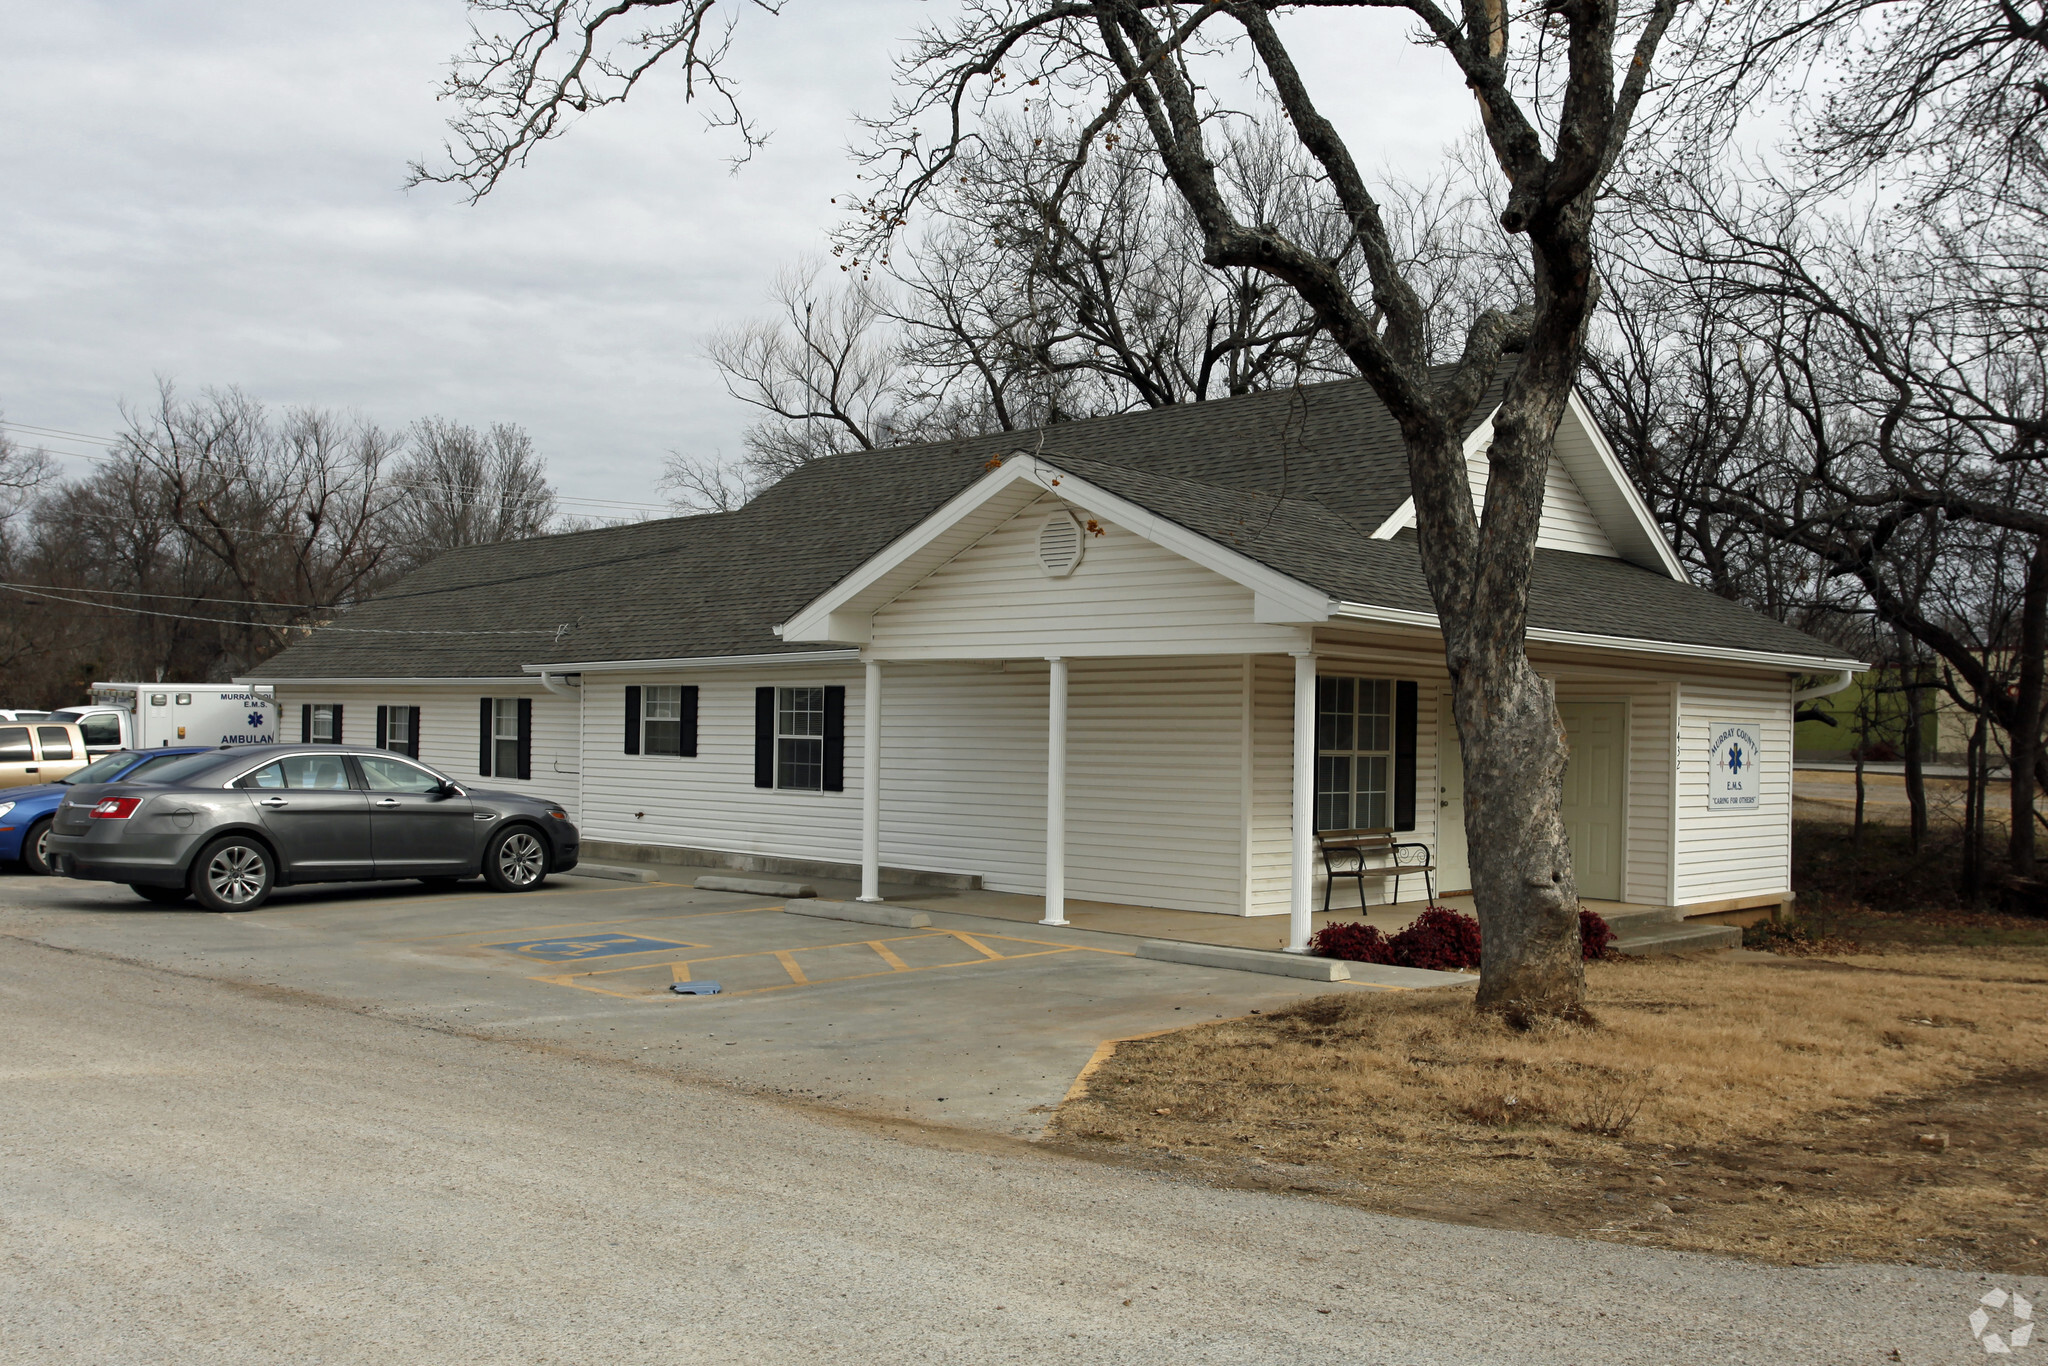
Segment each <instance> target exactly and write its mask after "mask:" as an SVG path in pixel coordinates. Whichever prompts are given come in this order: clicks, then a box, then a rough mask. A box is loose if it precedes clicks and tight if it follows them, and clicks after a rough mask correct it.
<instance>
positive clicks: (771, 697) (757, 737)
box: [754, 688, 775, 787]
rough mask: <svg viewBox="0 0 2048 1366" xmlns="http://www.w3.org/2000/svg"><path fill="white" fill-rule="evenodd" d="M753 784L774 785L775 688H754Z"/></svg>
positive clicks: (757, 785) (761, 785)
mask: <svg viewBox="0 0 2048 1366" xmlns="http://www.w3.org/2000/svg"><path fill="white" fill-rule="evenodd" d="M754 786H755V787H773V786H775V689H773V688H756V689H754Z"/></svg>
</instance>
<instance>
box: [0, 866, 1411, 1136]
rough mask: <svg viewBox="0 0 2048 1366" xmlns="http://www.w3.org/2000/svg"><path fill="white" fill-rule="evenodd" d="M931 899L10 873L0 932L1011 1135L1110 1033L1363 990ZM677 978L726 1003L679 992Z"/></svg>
mask: <svg viewBox="0 0 2048 1366" xmlns="http://www.w3.org/2000/svg"><path fill="white" fill-rule="evenodd" d="M673 872H674V873H675V874H676V875H677V876H678V877H690V876H693V875H694V874H693V871H692V870H686V869H675V870H673ZM920 904H922V905H924V906H925V907H927V908H929V910H930V913H931V915H932V919H933V924H932V926H931V927H930V928H929V929H916V930H901V929H886V928H883V927H879V926H874V925H864V924H854V923H849V922H845V921H837V920H821V919H816V918H813V917H809V916H799V915H788V914H784V913H783V911H782V909H781V907H782V905H783V903H782V902H781V901H779V900H777V899H775V898H772V897H758V896H752V897H750V896H746V895H740V894H735V893H730V892H711V891H698V890H695V889H694V888H692V887H690V886H688V885H687V884H686V883H685V882H682V881H678V882H659V883H654V884H642V883H633V882H619V881H606V880H601V879H597V878H588V877H577V876H568V877H559V878H556V879H554V880H552V881H551V882H550V883H549V884H548V885H547V886H546V887H544V888H543V889H541V890H539V891H537V892H530V893H525V894H521V895H502V894H498V893H494V892H491V891H489V890H487V889H485V888H484V887H483V886H482V885H481V884H479V883H466V884H463V885H462V886H460V887H458V888H456V889H454V890H452V891H448V892H427V891H426V890H425V889H424V888H422V887H421V885H420V884H417V883H405V882H399V883H382V884H378V883H372V884H362V885H349V886H335V887H309V888H287V889H284V890H282V891H280V892H279V893H278V894H277V895H276V896H275V897H274V898H273V899H272V900H271V901H270V903H269V904H268V905H266V906H264V907H262V908H261V909H260V910H257V911H253V912H249V913H246V914H241V915H215V914H212V913H209V912H205V911H200V910H197V909H194V908H191V907H169V908H166V907H161V906H156V905H152V904H150V903H148V902H145V901H142V900H141V899H140V898H138V897H136V896H135V895H134V894H133V893H132V892H130V891H129V890H128V889H127V888H125V887H120V886H114V885H110V884H104V883H84V882H72V881H68V880H63V879H39V878H28V877H22V876H11V877H0V933H5V934H9V935H13V936H17V937H20V938H23V939H27V940H30V941H32V942H35V943H40V944H46V945H50V946H53V947H58V948H64V949H70V950H76V951H82V952H86V953H91V954H95V955H106V956H111V957H114V958H119V959H124V960H129V961H137V962H143V963H148V964H151V965H155V966H161V967H166V968H173V969H176V970H178V971H182V972H190V973H196V974H199V975H201V976H205V977H210V978H215V979H219V980H226V981H234V982H240V983H247V984H256V985H262V986H265V987H275V988H287V989H291V990H295V991H301V992H307V993H312V994H314V995H316V996H319V997H321V998H324V999H327V1000H330V1001H334V1002H337V1003H343V1004H346V1005H348V1006H350V1007H351V1008H355V1009H361V1010H366V1011H373V1012H377V1013H380V1014H388V1015H392V1016H396V1017H399V1018H403V1019H407V1020H415V1021H431V1022H434V1023H436V1024H438V1025H440V1026H443V1027H448V1028H453V1029H458V1030H460V1031H463V1032H465V1033H469V1034H473V1035H476V1036H478V1037H482V1038H497V1039H503V1040H507V1041H530V1042H535V1043H573V1044H574V1045H576V1046H577V1047H579V1048H596V1049H600V1050H604V1051H607V1052H611V1053H615V1054H618V1055H631V1056H632V1057H633V1058H634V1059H636V1060H638V1061H643V1062H651V1063H656V1064H659V1065H664V1066H668V1067H671V1068H673V1069H675V1070H677V1071H680V1072H683V1073H687V1074H692V1075H699V1076H705V1077H709V1078H714V1079H717V1080H719V1081H722V1082H726V1083H732V1084H738V1085H742V1086H747V1087H756V1088H763V1089H766V1090H771V1091H777V1092H785V1093H790V1094H795V1095H801V1096H804V1097H808V1098H812V1099H815V1100H820V1101H825V1102H828V1103H831V1104H834V1105H840V1106H845V1107H848V1108H852V1109H857V1110H865V1111H873V1112H878V1113H887V1114H892V1115H898V1116H909V1117H912V1118H915V1119H919V1120H929V1121H937V1122H943V1123H947V1124H954V1125H969V1126H973V1127H978V1128H984V1129H990V1130H994V1131H997V1132H1002V1133H1008V1134H1019V1135H1029V1134H1033V1133H1036V1132H1037V1131H1038V1130H1039V1129H1040V1128H1041V1127H1042V1126H1043V1124H1044V1121H1045V1116H1046V1114H1047V1113H1048V1112H1049V1111H1050V1109H1051V1107H1053V1106H1055V1105H1057V1104H1058V1103H1059V1101H1060V1099H1061V1098H1062V1097H1063V1096H1064V1095H1065V1094H1066V1092H1067V1090H1068V1088H1069V1086H1071V1085H1072V1083H1073V1081H1074V1079H1075V1077H1076V1076H1077V1074H1078V1073H1079V1072H1080V1071H1081V1069H1082V1068H1083V1067H1084V1066H1086V1064H1087V1062H1088V1060H1089V1058H1090V1057H1092V1056H1093V1055H1094V1053H1095V1050H1096V1049H1097V1048H1098V1047H1099V1046H1100V1045H1101V1044H1102V1043H1104V1042H1105V1041H1106V1040H1112V1039H1117V1038H1125V1037H1130V1036H1132V1035H1137V1034H1145V1033H1151V1032H1153V1031H1157V1030H1162V1029H1171V1028H1174V1027H1176V1026H1178V1025H1182V1024H1188V1023H1193V1022H1195V1021H1198V1020H1206V1019H1214V1018H1218V1017H1222V1016H1231V1015H1241V1014H1245V1013H1248V1012H1250V1011H1253V1010H1270V1009H1273V1008H1275V1007H1278V1006H1281V1005H1285V1004H1287V1003H1288V1002H1290V1001H1294V1000H1298V999H1300V998H1301V997H1303V996H1306V995H1311V994H1314V993H1316V992H1326V991H1330V990H1372V989H1373V988H1372V987H1370V986H1364V985H1351V986H1345V985H1335V986H1333V985H1332V984H1329V983H1309V982H1304V981H1297V980H1292V979H1288V978H1280V977H1267V976H1262V975H1257V974H1251V973H1243V972H1231V971H1221V970H1216V969H1211V968H1202V967H1191V966H1183V965H1180V964H1171V963H1160V962H1152V961H1147V960H1141V959H1139V958H1137V957H1135V956H1134V950H1135V949H1136V947H1137V943H1138V941H1137V940H1136V939H1134V938H1131V937H1128V936H1123V935H1116V934H1101V933H1095V932H1090V931H1085V930H1076V929H1059V928H1050V927H1046V926H1041V925H1034V924H1021V925H1020V924H1017V923H1014V922H1010V921H1004V920H997V919H990V918H986V917H979V916H972V915H956V914H949V913H947V912H945V911H944V910H943V909H939V908H940V907H942V906H943V905H944V904H945V903H944V900H943V898H933V897H931V895H930V893H929V892H925V893H924V899H923V900H922V901H921V903H920ZM686 979H712V980H716V981H718V982H719V983H720V985H721V986H722V988H723V991H722V993H721V994H719V995H715V996H690V997H684V996H677V995H675V994H674V993H672V992H670V991H669V990H668V987H669V985H670V984H671V983H673V982H676V981H681V980H686Z"/></svg>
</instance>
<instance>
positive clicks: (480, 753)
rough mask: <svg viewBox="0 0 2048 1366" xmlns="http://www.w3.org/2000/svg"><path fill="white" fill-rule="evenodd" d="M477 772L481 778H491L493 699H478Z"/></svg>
mask: <svg viewBox="0 0 2048 1366" xmlns="http://www.w3.org/2000/svg"><path fill="white" fill-rule="evenodd" d="M476 771H477V776H478V777H480V778H488V777H490V776H491V699H490V698H488V697H479V698H478V699H477V723H476Z"/></svg>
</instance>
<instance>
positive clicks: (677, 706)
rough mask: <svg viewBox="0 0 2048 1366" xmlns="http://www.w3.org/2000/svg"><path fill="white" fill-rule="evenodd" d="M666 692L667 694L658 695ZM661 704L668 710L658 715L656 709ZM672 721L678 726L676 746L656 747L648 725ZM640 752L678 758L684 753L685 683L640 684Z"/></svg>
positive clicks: (659, 756) (660, 756)
mask: <svg viewBox="0 0 2048 1366" xmlns="http://www.w3.org/2000/svg"><path fill="white" fill-rule="evenodd" d="M657 694H666V696H657ZM657 706H659V707H662V708H665V709H666V710H667V711H668V715H666V716H656V715H655V714H654V709H655V708H656V707H657ZM664 721H665V722H671V723H673V724H674V726H675V728H676V738H675V747H674V748H673V749H656V748H655V747H654V740H653V732H652V731H650V730H649V729H648V726H649V725H651V724H653V723H655V722H664ZM640 752H641V753H642V754H652V755H655V756H656V757H658V758H666V759H677V758H681V757H682V753H683V685H682V684H680V683H643V684H641V685H640Z"/></svg>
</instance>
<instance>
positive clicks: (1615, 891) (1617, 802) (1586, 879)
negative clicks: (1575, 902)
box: [1557, 702, 1628, 901]
mask: <svg viewBox="0 0 2048 1366" xmlns="http://www.w3.org/2000/svg"><path fill="white" fill-rule="evenodd" d="M1557 714H1558V717H1559V719H1561V720H1562V721H1563V722H1564V730H1565V743H1566V744H1568V745H1569V746H1570V747H1571V758H1570V760H1569V761H1568V762H1567V763H1566V764H1565V770H1564V832H1565V834H1566V835H1567V836H1569V837H1570V839H1571V842H1572V874H1573V876H1574V877H1575V878H1577V880H1578V884H1579V895H1580V896H1582V897H1588V898H1591V899H1592V900H1594V901H1619V900H1621V872H1622V859H1623V854H1624V852H1625V850H1626V849H1627V840H1628V829H1627V825H1626V819H1625V815H1624V812H1623V802H1622V797H1623V791H1624V789H1625V787H1626V786H1627V780H1626V774H1627V768H1626V766H1625V760H1626V751H1627V749H1628V706H1627V704H1626V703H1622V702H1560V703H1559V704H1558V707H1557Z"/></svg>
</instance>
